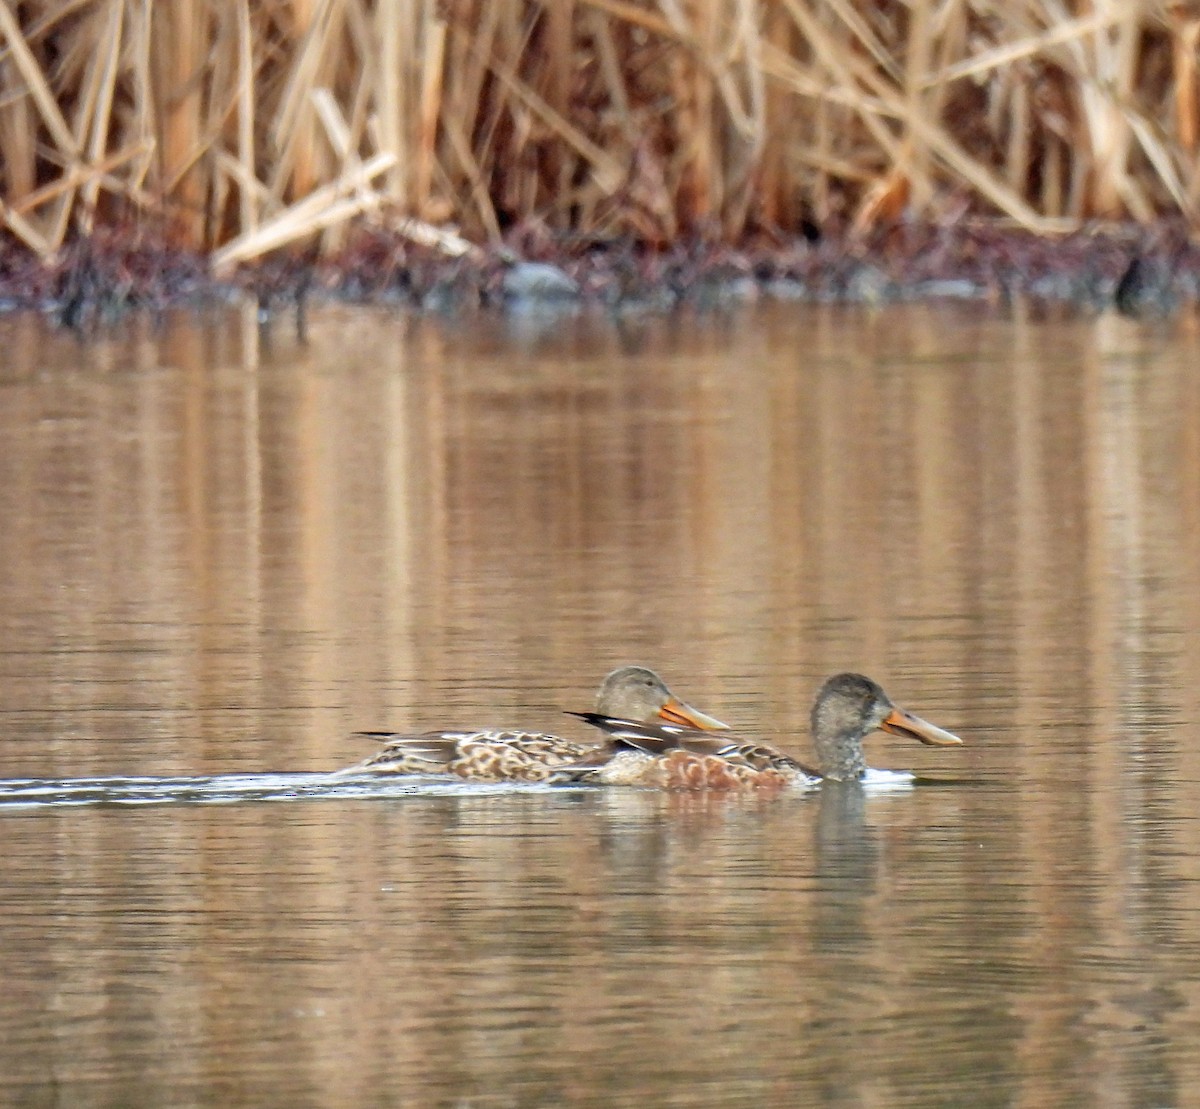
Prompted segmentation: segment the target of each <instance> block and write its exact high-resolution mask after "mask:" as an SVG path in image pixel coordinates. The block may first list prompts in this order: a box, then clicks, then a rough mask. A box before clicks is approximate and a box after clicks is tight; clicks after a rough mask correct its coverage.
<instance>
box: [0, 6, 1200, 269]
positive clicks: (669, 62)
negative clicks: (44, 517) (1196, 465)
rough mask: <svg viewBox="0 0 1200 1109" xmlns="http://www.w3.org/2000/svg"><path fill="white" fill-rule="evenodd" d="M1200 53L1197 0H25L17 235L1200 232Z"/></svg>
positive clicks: (11, 118) (1, 43)
mask: <svg viewBox="0 0 1200 1109" xmlns="http://www.w3.org/2000/svg"><path fill="white" fill-rule="evenodd" d="M1198 40H1200V10H1197V8H1196V6H1195V4H1192V3H1184V2H1183V0H1178V2H1167V3H1163V2H1151V0H1123V2H1122V3H1105V4H1099V3H1097V4H1095V5H1091V4H1077V5H1072V4H1071V3H1070V2H1069V0H1026V2H1024V3H1000V2H998V0H906V2H899V0H896V2H888V3H884V2H882V0H776V2H772V0H656V2H650V0H644V2H633V0H543V2H541V3H538V2H535V0H442V2H440V3H438V2H435V0H264V2H258V3H253V4H251V3H250V2H249V0H171V2H170V3H162V4H151V3H149V2H148V0H74V2H64V0H40V2H39V0H27V2H24V3H21V4H19V5H14V4H11V3H0V154H2V158H0V198H2V207H0V221H2V223H3V226H4V227H5V229H6V230H7V232H8V233H9V234H10V235H12V236H15V237H16V238H17V239H19V240H20V241H22V242H23V243H25V244H26V245H27V246H28V247H29V248H30V249H31V250H33V251H36V252H37V253H38V254H40V255H43V256H49V255H52V254H54V252H55V251H56V250H58V248H59V247H60V246H61V245H62V243H63V242H64V240H65V239H67V238H68V237H69V236H71V235H72V234H77V233H87V232H88V231H89V230H90V229H91V228H92V227H93V226H94V224H95V223H96V221H101V222H108V223H117V222H121V221H129V220H152V221H156V222H157V224H158V225H160V226H162V227H163V228H165V229H166V230H167V231H168V233H169V234H170V235H171V236H172V237H173V238H174V241H176V242H178V243H179V244H180V245H186V246H190V247H204V248H210V249H215V250H217V251H218V253H217V255H216V258H217V260H218V262H220V263H232V262H236V261H241V260H245V259H249V258H253V257H255V256H256V255H260V254H262V253H264V252H267V251H270V250H273V249H276V248H278V247H280V246H282V245H284V244H287V243H293V242H297V241H299V240H303V239H306V238H311V237H312V236H314V235H317V234H323V235H324V236H325V241H324V244H323V245H325V246H327V247H328V246H336V245H337V242H338V239H337V237H336V236H337V234H338V229H339V228H341V227H343V226H344V225H345V224H346V223H347V221H349V220H351V219H353V218H354V217H356V216H361V215H362V214H364V213H370V214H371V218H372V219H374V220H376V221H379V222H381V223H383V224H385V225H389V226H393V227H395V228H396V229H397V230H399V231H400V232H401V233H403V234H411V235H412V236H413V237H415V238H418V239H422V240H423V241H427V242H433V243H436V244H440V245H442V246H443V247H444V248H445V249H446V250H448V251H462V250H465V249H467V246H466V243H465V242H464V241H463V240H462V239H460V238H458V237H457V236H456V235H455V234H454V233H453V232H449V231H439V230H438V227H437V225H443V224H454V225H456V226H457V227H458V228H461V229H462V232H463V234H464V235H465V236H467V238H468V239H474V240H476V241H479V240H489V239H490V240H494V239H495V238H497V237H498V236H499V235H500V234H501V232H502V229H503V228H504V227H505V226H508V225H510V224H513V223H533V224H535V225H538V226H541V227H544V228H546V229H548V230H550V231H552V232H573V233H577V234H581V235H585V236H591V237H604V236H620V235H628V236H633V237H636V238H639V239H643V240H647V241H652V242H663V241H667V240H669V239H671V238H673V237H675V236H678V235H680V234H689V235H698V236H701V237H707V238H709V239H713V240H727V241H728V240H737V239H739V238H742V237H744V236H746V235H747V234H749V233H753V232H756V231H767V232H781V233H785V234H786V233H789V232H792V231H794V230H795V229H796V228H797V227H798V226H799V225H800V224H801V222H802V221H806V220H807V221H813V222H815V223H817V224H825V223H836V224H838V225H840V226H848V227H859V228H866V227H870V226H872V225H875V224H877V223H878V222H880V221H884V220H890V219H894V218H896V217H898V216H900V215H911V216H914V217H916V218H920V219H928V220H939V219H950V218H952V217H953V216H955V215H956V214H958V213H960V212H962V211H963V210H966V209H970V210H974V211H976V212H981V213H992V214H996V215H999V216H1003V217H1007V218H1008V219H1010V220H1012V221H1014V222H1015V223H1016V224H1019V225H1021V226H1023V227H1025V228H1028V229H1032V230H1034V231H1039V232H1050V231H1055V230H1061V229H1068V228H1072V227H1076V226H1078V225H1079V224H1080V223H1081V222H1082V221H1084V220H1086V219H1089V218H1095V217H1103V218H1133V219H1135V220H1139V221H1149V220H1152V219H1156V218H1159V217H1162V216H1165V215H1171V214H1180V213H1181V214H1182V215H1183V216H1184V217H1185V218H1186V219H1188V220H1189V221H1194V220H1195V218H1196V206H1197V203H1198V201H1200V184H1198V178H1200V175H1198V174H1197V172H1196V169H1197V145H1198V142H1200V105H1198V95H1197V93H1198V90H1197V79H1198V75H1197V65H1196V51H1197V48H1198Z"/></svg>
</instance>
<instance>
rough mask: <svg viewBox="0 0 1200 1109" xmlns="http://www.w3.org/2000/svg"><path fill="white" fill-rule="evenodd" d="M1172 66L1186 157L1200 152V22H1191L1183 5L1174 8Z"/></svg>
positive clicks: (1177, 118)
mask: <svg viewBox="0 0 1200 1109" xmlns="http://www.w3.org/2000/svg"><path fill="white" fill-rule="evenodd" d="M1171 14H1172V17H1173V26H1172V29H1171V30H1172V34H1171V47H1172V50H1171V63H1172V68H1173V70H1174V82H1173V84H1174V86H1175V132H1176V134H1177V135H1178V136H1179V145H1180V146H1181V147H1182V148H1183V152H1184V153H1185V154H1195V153H1196V143H1197V139H1198V133H1200V108H1198V107H1197V103H1196V51H1197V49H1200V19H1188V18H1186V16H1185V15H1184V9H1183V7H1182V5H1180V6H1178V7H1176V8H1173V9H1172V13H1171Z"/></svg>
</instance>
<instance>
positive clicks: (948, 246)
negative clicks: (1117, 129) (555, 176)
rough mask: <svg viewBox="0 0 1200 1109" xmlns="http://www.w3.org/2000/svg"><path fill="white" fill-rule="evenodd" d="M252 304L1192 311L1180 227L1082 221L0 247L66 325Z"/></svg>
mask: <svg viewBox="0 0 1200 1109" xmlns="http://www.w3.org/2000/svg"><path fill="white" fill-rule="evenodd" d="M244 298H250V299H252V300H256V301H257V302H258V305H259V309H260V312H261V313H262V314H263V315H264V317H269V316H270V315H271V314H272V313H273V312H274V311H276V310H283V309H285V308H289V307H291V308H295V307H297V306H299V307H304V306H307V305H315V304H322V303H338V304H363V305H381V304H386V305H396V306H399V307H405V308H408V309H410V310H413V311H415V312H431V313H455V312H469V311H474V310H477V309H480V308H506V307H508V308H517V309H519V308H521V307H524V306H534V305H537V306H556V307H560V308H561V307H567V306H571V305H575V304H578V305H580V306H597V307H601V308H606V309H610V310H613V311H625V310H630V311H641V312H651V313H664V314H665V313H669V312H671V311H673V310H674V309H676V308H681V307H688V306H692V307H701V308H704V307H716V306H720V305H722V304H734V303H742V302H748V301H753V300H757V299H774V300H795V301H800V302H808V303H844V304H877V305H882V304H889V303H904V302H917V301H925V300H936V299H955V300H965V301H975V302H983V303H995V304H1005V303H1008V302H1011V301H1013V300H1017V299H1028V300H1033V301H1040V302H1045V303H1048V304H1058V305H1062V306H1064V307H1066V308H1068V309H1075V310H1079V311H1083V312H1089V313H1094V312H1098V311H1102V310H1104V309H1105V308H1109V307H1114V308H1116V310H1117V311H1119V312H1121V313H1122V314H1124V315H1128V316H1133V317H1139V316H1150V317H1163V316H1168V315H1171V314H1173V313H1175V312H1178V311H1181V310H1183V309H1184V308H1186V307H1188V306H1189V305H1195V304H1196V303H1197V302H1200V245H1197V244H1195V243H1193V242H1192V241H1191V239H1190V237H1189V234H1188V231H1187V228H1186V226H1185V225H1183V224H1182V223H1170V222H1160V223H1159V224H1156V225H1153V226H1150V227H1146V226H1143V225H1137V224H1122V225H1104V226H1096V227H1092V228H1085V229H1083V230H1081V231H1077V232H1074V233H1071V234H1067V235H1063V236H1062V237H1058V238H1053V239H1051V238H1046V237H1039V236H1035V235H1032V234H1030V233H1028V232H1026V231H1023V230H1018V229H1013V228H1012V227H1009V226H1004V225H1002V224H1000V223H997V222H995V221H981V220H980V221H968V220H963V221H960V222H958V223H956V224H954V225H952V226H948V225H932V224H925V225H916V224H913V225H899V226H894V227H891V228H886V229H881V230H879V231H877V232H874V233H872V234H870V235H868V236H850V235H832V236H826V235H821V234H820V233H818V232H817V231H815V229H814V230H811V233H810V235H809V236H808V237H799V238H790V239H785V238H783V237H768V236H765V235H763V236H759V237H758V238H757V240H756V241H753V242H747V243H745V244H743V245H742V246H740V247H731V246H726V245H721V244H708V243H703V242H700V241H692V242H677V243H674V244H671V245H669V246H665V247H661V248H660V247H648V246H645V245H644V244H640V243H638V242H636V241H633V240H625V239H609V240H601V239H597V238H592V239H583V238H579V237H565V236H564V237H553V236H551V235H550V234H548V233H546V232H544V231H537V230H531V229H518V230H516V231H514V232H513V233H512V234H510V235H509V236H508V237H507V239H506V241H505V242H504V243H503V244H501V245H499V246H492V247H488V248H477V247H472V248H470V249H469V250H468V251H467V252H466V253H463V254H460V255H458V256H450V255H448V254H446V253H444V252H442V251H440V250H438V249H437V248H436V247H433V246H429V245H423V244H419V243H414V242H413V241H411V240H410V239H408V238H406V237H404V236H403V235H401V234H399V233H396V232H391V231H383V230H378V229H372V228H365V227H364V228H359V229H356V230H354V231H353V232H352V233H351V235H350V236H349V243H348V245H347V246H346V247H344V248H343V249H342V250H340V251H338V252H337V253H335V254H333V255H330V256H318V255H317V254H316V253H315V251H308V252H299V251H297V252H289V253H284V252H280V253H278V254H276V255H273V256H271V257H270V258H267V259H264V260H261V261H257V262H254V263H244V264H241V265H239V266H237V267H235V268H233V269H231V270H230V272H229V273H227V274H222V275H218V274H217V273H216V272H215V271H214V268H213V266H212V263H211V258H210V257H208V256H205V255H202V254H198V253H196V252H195V251H191V250H186V249H180V248H175V247H172V246H171V245H170V244H169V243H167V242H166V241H165V240H163V239H161V238H155V237H153V236H150V235H148V234H146V233H145V232H143V231H140V230H136V229H128V230H126V229H119V228H117V229H114V228H110V229H105V230H103V231H100V232H98V233H96V234H95V235H93V236H91V237H90V238H87V239H80V240H78V241H75V242H73V243H71V244H69V245H68V246H66V247H64V248H63V250H62V251H60V252H59V254H58V256H57V258H56V259H55V260H54V261H53V262H51V263H44V262H42V261H41V260H39V259H38V258H36V257H35V256H34V255H32V254H31V253H30V252H28V251H26V250H25V249H24V248H22V247H20V246H17V245H15V244H13V243H11V242H8V243H5V244H3V245H0V314H5V315H6V314H10V313H14V312H25V311H32V312H38V313H42V314H44V315H47V316H49V317H50V318H52V319H53V320H54V322H55V323H56V324H58V325H59V326H62V327H65V328H68V329H88V328H91V327H93V326H96V325H98V324H101V323H103V322H105V321H108V320H110V319H114V318H117V317H120V316H122V315H124V314H126V313H128V312H131V311H137V310H141V309H149V310H161V309H166V308H176V307H188V306H195V307H203V306H206V305H211V304H213V303H221V302H229V301H233V300H242V299H244Z"/></svg>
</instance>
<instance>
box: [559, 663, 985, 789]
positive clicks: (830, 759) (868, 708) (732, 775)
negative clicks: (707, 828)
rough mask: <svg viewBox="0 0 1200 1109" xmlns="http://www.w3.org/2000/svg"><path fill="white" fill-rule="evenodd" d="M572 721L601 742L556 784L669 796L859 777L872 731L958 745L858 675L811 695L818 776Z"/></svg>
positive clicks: (754, 752)
mask: <svg viewBox="0 0 1200 1109" xmlns="http://www.w3.org/2000/svg"><path fill="white" fill-rule="evenodd" d="M578 715H580V716H581V717H582V718H583V719H584V720H586V721H587V722H588V723H589V724H592V725H593V726H594V727H597V728H600V729H601V730H602V731H603V732H605V734H606V735H607V736H608V743H607V745H606V746H605V747H603V748H600V749H597V750H596V751H593V752H591V753H590V754H589V755H588V756H587V757H586V758H585V759H581V760H580V761H579V762H578V763H576V764H574V765H569V766H564V767H559V768H558V769H557V770H556V771H554V772H553V774H552V775H551V776H552V777H553V778H554V779H556V780H565V779H568V778H573V779H575V780H579V781H593V782H597V783H600V784H603V785H634V786H647V787H651V788H656V789H669V790H743V789H759V790H762V789H767V790H774V789H781V788H785V787H794V786H801V787H803V786H810V785H816V784H817V783H818V782H820V781H821V780H822V779H830V780H834V781H855V780H857V779H859V778H861V777H862V776H863V774H864V773H865V772H866V759H865V758H864V756H863V747H862V744H863V739H864V737H865V736H866V735H867V734H868V733H870V732H872V731H874V730H875V729H876V728H881V729H883V730H884V731H888V732H892V733H894V734H896V735H906V736H908V737H909V738H911V739H916V740H919V741H920V742H922V743H928V744H935V745H939V746H949V745H952V744H958V743H961V742H962V740H960V739H959V738H958V737H957V736H954V735H951V734H950V733H949V732H946V731H943V730H942V729H941V728H938V727H936V726H935V725H933V724H930V723H928V722H927V721H925V720H922V719H920V717H917V716H913V715H912V714H911V713H909V712H906V711H905V710H904V709H900V708H897V707H896V706H895V705H894V704H892V702H891V701H890V700H889V699H888V696H887V694H885V693H884V692H883V690H882V689H881V688H880V687H879V686H878V685H877V684H876V683H875V682H873V681H871V679H870V678H866V677H863V676H862V675H861V674H837V675H835V676H834V677H832V678H830V679H829V680H828V681H827V682H826V683H825V684H824V685H823V686H822V687H821V689H820V691H819V692H818V693H817V697H816V701H815V702H814V705H813V711H812V730H813V740H814V743H815V746H816V748H817V754H818V757H819V759H820V770H819V771H818V770H812V769H809V768H808V767H806V766H804V765H803V764H802V763H800V762H798V761H797V760H796V759H793V758H792V757H791V756H790V755H787V754H784V752H782V751H780V750H778V749H777V748H775V747H772V746H771V745H770V744H766V743H757V742H747V741H742V740H738V739H736V738H730V737H727V736H720V735H711V734H707V733H705V732H699V731H695V730H693V729H690V728H685V727H677V726H674V725H670V724H668V725H662V724H657V723H646V722H641V721H634V720H621V719H615V718H613V717H611V716H606V715H605V714H603V713H580V714H578Z"/></svg>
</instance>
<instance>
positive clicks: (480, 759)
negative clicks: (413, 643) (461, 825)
mask: <svg viewBox="0 0 1200 1109" xmlns="http://www.w3.org/2000/svg"><path fill="white" fill-rule="evenodd" d="M593 715H595V717H596V718H597V719H599V720H623V721H626V722H628V723H630V724H640V725H645V726H647V727H650V726H651V725H652V724H653V723H656V722H657V723H661V724H662V725H663V726H664V727H673V728H679V729H681V730H683V731H686V732H688V733H689V734H692V733H694V734H696V735H704V734H705V733H706V732H712V731H724V730H728V727H729V725H727V724H724V723H722V722H721V721H720V720H718V719H717V718H716V717H715V716H709V715H708V713H705V712H701V711H700V710H699V709H697V708H694V707H693V706H691V705H689V704H688V703H687V702H686V701H682V700H680V699H679V698H678V697H676V696H675V694H674V693H672V692H671V690H670V688H669V687H668V686H667V683H666V682H664V681H663V679H662V678H660V677H659V676H658V675H657V674H656V673H655V672H654V671H653V670H651V669H649V668H648V667H645V666H620V667H618V668H617V669H616V670H613V671H612V672H611V673H609V674H608V675H606V676H605V678H604V680H603V681H602V682H601V683H600V688H599V690H598V691H597V693H596V712H595V713H594V714H593ZM354 734H355V735H357V736H361V737H364V738H367V739H374V740H377V741H380V742H381V743H382V744H383V746H382V747H381V748H380V749H379V750H378V751H376V752H375V754H373V755H372V756H371V757H370V758H367V759H365V760H363V761H362V762H360V763H356V764H355V765H353V766H350V767H347V768H346V769H345V770H344V771H341V773H356V774H357V773H371V774H423V775H431V774H432V775H442V776H446V775H451V776H456V777H459V778H465V779H467V780H470V781H477V782H543V781H548V780H549V779H550V777H551V776H552V774H553V773H554V771H555V770H556V769H557V768H559V767H561V766H566V765H569V764H573V763H578V762H580V761H581V760H586V759H587V758H589V757H590V756H591V755H592V754H593V753H594V752H595V750H596V748H597V744H596V743H595V742H590V743H589V742H579V741H577V740H572V739H566V738H564V737H562V736H557V735H550V734H548V733H546V732H533V731H519V730H508V729H500V728H481V729H476V730H473V731H470V730H468V731H456V730H445V731H431V732H423V733H421V734H419V735H415V734H414V735H406V734H403V733H397V732H356V733H354Z"/></svg>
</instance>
